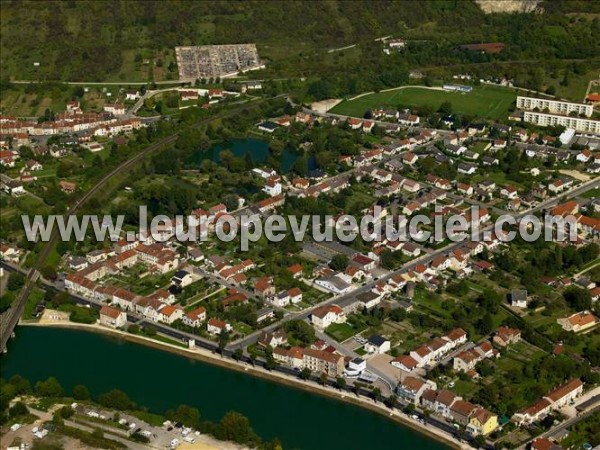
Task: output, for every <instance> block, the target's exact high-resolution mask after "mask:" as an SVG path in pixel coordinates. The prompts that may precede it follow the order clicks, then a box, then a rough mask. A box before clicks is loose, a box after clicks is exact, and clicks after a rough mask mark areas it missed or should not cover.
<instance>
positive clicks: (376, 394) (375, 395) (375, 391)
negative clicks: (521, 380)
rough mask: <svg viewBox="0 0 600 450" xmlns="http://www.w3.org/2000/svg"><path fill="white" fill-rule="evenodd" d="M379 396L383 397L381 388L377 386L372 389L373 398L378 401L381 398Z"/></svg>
mask: <svg viewBox="0 0 600 450" xmlns="http://www.w3.org/2000/svg"><path fill="white" fill-rule="evenodd" d="M379 397H381V389H379V388H378V387H376V388H374V389H373V390H372V391H371V398H372V399H373V400H375V401H377V400H379Z"/></svg>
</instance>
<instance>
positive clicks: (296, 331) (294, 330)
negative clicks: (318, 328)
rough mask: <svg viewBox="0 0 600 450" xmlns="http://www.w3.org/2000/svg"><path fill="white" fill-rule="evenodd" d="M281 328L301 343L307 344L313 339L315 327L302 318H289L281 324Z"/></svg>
mask: <svg viewBox="0 0 600 450" xmlns="http://www.w3.org/2000/svg"><path fill="white" fill-rule="evenodd" d="M283 328H284V329H285V331H286V333H288V334H289V335H290V336H291V337H292V338H294V339H296V340H297V341H300V343H302V344H305V345H309V344H312V343H313V342H314V341H315V329H314V328H313V327H312V326H310V325H309V324H308V323H306V322H304V321H303V320H290V321H289V322H286V323H285V324H284V325H283Z"/></svg>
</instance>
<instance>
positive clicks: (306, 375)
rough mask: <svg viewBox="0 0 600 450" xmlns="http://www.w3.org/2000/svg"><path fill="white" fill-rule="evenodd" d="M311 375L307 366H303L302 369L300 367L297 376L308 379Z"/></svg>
mask: <svg viewBox="0 0 600 450" xmlns="http://www.w3.org/2000/svg"><path fill="white" fill-rule="evenodd" d="M311 375H312V372H311V370H310V369H309V368H308V367H305V368H304V369H302V370H301V371H300V375H299V377H300V379H301V380H308V379H310V376H311Z"/></svg>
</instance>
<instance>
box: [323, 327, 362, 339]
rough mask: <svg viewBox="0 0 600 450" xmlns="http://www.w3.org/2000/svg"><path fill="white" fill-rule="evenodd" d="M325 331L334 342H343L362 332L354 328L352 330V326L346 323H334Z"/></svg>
mask: <svg viewBox="0 0 600 450" xmlns="http://www.w3.org/2000/svg"><path fill="white" fill-rule="evenodd" d="M325 331H326V332H327V334H328V335H329V336H331V337H333V338H334V339H335V340H336V341H338V342H343V341H345V340H346V339H349V338H351V337H352V336H354V335H355V334H357V333H359V332H360V331H362V330H357V329H356V328H353V327H352V326H350V324H347V323H334V324H331V325H329V326H328V327H327V330H325Z"/></svg>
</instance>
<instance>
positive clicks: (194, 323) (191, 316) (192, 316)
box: [183, 306, 206, 328]
mask: <svg viewBox="0 0 600 450" xmlns="http://www.w3.org/2000/svg"><path fill="white" fill-rule="evenodd" d="M205 320H206V308H204V306H200V307H198V308H196V309H193V310H192V311H190V312H188V313H186V314H185V315H184V316H183V323H184V324H186V325H187V326H189V327H194V328H198V327H199V326H200V325H201V324H202V323H203V322H204V321H205Z"/></svg>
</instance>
